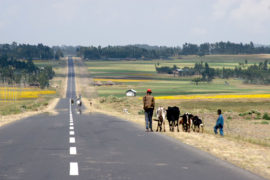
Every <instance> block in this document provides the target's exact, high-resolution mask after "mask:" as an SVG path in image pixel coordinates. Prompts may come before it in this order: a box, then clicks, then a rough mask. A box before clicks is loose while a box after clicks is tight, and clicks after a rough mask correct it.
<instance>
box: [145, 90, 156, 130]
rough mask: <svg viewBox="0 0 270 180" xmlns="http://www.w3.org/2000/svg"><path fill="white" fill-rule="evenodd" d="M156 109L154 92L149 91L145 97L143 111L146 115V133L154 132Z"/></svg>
mask: <svg viewBox="0 0 270 180" xmlns="http://www.w3.org/2000/svg"><path fill="white" fill-rule="evenodd" d="M154 108H155V98H154V97H153V96H152V90H151V89H148V90H147V92H146V95H145V96H144V97H143V109H144V114H145V126H146V131H147V132H148V131H149V130H150V131H151V132H153V130H152V117H153V112H154Z"/></svg>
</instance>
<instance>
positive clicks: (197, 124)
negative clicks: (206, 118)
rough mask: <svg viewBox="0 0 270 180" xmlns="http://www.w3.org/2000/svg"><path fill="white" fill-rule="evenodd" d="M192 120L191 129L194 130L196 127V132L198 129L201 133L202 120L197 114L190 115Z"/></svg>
mask: <svg viewBox="0 0 270 180" xmlns="http://www.w3.org/2000/svg"><path fill="white" fill-rule="evenodd" d="M192 121H193V127H192V130H193V131H194V132H195V130H196V128H197V129H198V131H197V132H200V130H202V133H203V127H204V124H203V122H202V120H201V119H200V118H199V117H198V116H194V117H192Z"/></svg>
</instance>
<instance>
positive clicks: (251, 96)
mask: <svg viewBox="0 0 270 180" xmlns="http://www.w3.org/2000/svg"><path fill="white" fill-rule="evenodd" d="M155 98H156V99H174V100H176V99H270V94H223V95H187V96H183V95H179V96H158V97H155Z"/></svg>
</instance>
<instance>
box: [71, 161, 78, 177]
mask: <svg viewBox="0 0 270 180" xmlns="http://www.w3.org/2000/svg"><path fill="white" fill-rule="evenodd" d="M69 175H70V176H78V175H79V167H78V163H77V162H70V163H69Z"/></svg>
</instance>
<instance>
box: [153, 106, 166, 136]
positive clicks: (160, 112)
mask: <svg viewBox="0 0 270 180" xmlns="http://www.w3.org/2000/svg"><path fill="white" fill-rule="evenodd" d="M166 112H167V111H166V109H165V108H164V107H162V106H159V107H158V108H157V110H156V114H157V121H158V125H157V130H156V131H158V130H159V131H160V132H161V131H162V124H163V128H164V132H165V131H166V130H165V118H166Z"/></svg>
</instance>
